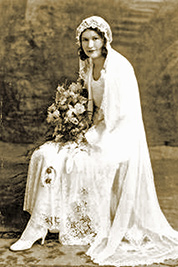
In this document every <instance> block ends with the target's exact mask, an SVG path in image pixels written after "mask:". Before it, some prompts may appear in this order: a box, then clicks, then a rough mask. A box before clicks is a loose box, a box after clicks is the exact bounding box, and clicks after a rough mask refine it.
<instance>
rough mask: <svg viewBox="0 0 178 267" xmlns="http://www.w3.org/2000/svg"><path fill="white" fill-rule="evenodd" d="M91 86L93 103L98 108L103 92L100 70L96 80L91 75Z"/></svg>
mask: <svg viewBox="0 0 178 267" xmlns="http://www.w3.org/2000/svg"><path fill="white" fill-rule="evenodd" d="M91 88H92V93H93V100H94V103H95V105H96V106H97V107H98V108H100V106H101V102H102V99H103V93H104V77H103V74H102V72H101V76H100V78H99V79H98V80H94V79H93V77H92V79H91Z"/></svg>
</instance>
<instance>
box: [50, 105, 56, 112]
mask: <svg viewBox="0 0 178 267" xmlns="http://www.w3.org/2000/svg"><path fill="white" fill-rule="evenodd" d="M55 110H56V105H55V104H54V103H53V104H52V105H51V106H50V107H49V108H48V112H54V111H55Z"/></svg>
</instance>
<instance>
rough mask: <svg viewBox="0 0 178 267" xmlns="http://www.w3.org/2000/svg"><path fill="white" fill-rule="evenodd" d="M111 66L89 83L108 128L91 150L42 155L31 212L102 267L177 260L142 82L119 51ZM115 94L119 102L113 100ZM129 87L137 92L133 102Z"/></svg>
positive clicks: (29, 195)
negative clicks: (148, 133) (148, 134)
mask: <svg viewBox="0 0 178 267" xmlns="http://www.w3.org/2000/svg"><path fill="white" fill-rule="evenodd" d="M108 58H109V60H108V62H107V64H108V66H109V67H108V69H107V73H106V71H104V70H103V71H102V73H101V77H100V79H99V80H98V81H94V80H93V79H92V78H91V77H90V78H91V80H90V83H91V89H92V92H93V99H94V102H95V105H96V109H95V114H94V121H95V119H96V121H97V118H98V116H100V117H102V115H103V116H104V117H105V122H104V120H101V121H100V122H99V123H98V124H97V125H95V126H93V127H92V128H91V129H90V130H89V132H88V133H87V134H86V136H87V135H88V136H87V137H88V140H89V141H90V144H89V145H80V146H77V145H76V144H75V143H68V144H66V145H64V146H60V144H58V143H55V142H47V143H45V144H44V145H42V146H41V147H40V148H39V149H37V150H35V152H34V153H33V155H32V158H31V161H30V165H29V171H28V179H27V186H26V193H25V202H24V210H26V211H28V212H29V213H30V214H31V220H33V221H35V222H36V223H37V224H38V225H42V226H43V227H45V228H47V229H49V230H50V231H59V235H60V236H59V239H60V242H61V243H62V244H64V245H66V244H67V245H73V244H80V245H81V244H82V245H86V244H90V248H89V250H88V251H87V254H88V255H89V256H91V258H92V260H93V261H94V262H96V263H99V264H102V265H115V266H126V265H129V266H134V265H138V264H152V263H155V262H157V263H158V262H162V261H164V260H165V259H169V258H171V259H175V258H177V257H178V232H177V231H175V230H173V229H172V228H171V226H170V225H169V223H168V222H167V220H166V218H165V217H164V215H163V213H162V211H161V209H160V206H159V203H158V200H157V195H156V191H155V185H154V178H153V173H152V167H151V163H150V158H149V152H148V147H147V142H146V138H145V131H144V127H143V122H142V117H141V111H140V103H139V96H138V88H137V83H136V79H135V75H134V72H133V70H132V68H131V67H130V65H128V63H127V61H126V59H124V58H123V57H122V56H121V55H119V54H118V53H117V54H116V52H115V51H113V50H112V51H110V54H109V56H108ZM115 58H117V59H118V60H117V62H119V63H118V64H120V66H122V67H121V68H120V71H121V72H122V71H124V73H127V74H128V77H130V78H129V79H127V78H125V77H124V83H123V82H122V79H123V76H122V75H121V76H120V80H119V84H120V88H121V89H123V88H122V87H123V86H125V85H123V84H125V83H126V87H125V90H122V92H119V93H118V92H116V91H114V90H115V89H114V88H116V87H117V86H116V82H115V81H114V79H112V76H113V75H115V74H114V70H115V67H116V66H115V63H114V62H115ZM111 63H112V64H111ZM117 69H118V67H117ZM126 70H127V71H126ZM108 73H109V74H108ZM108 75H109V76H108ZM108 77H109V78H108ZM103 81H105V83H106V88H103V87H104V82H103ZM110 81H111V83H110ZM112 81H113V82H112ZM109 87H111V88H112V90H113V94H110V95H109V93H108V92H109V90H108V88H109ZM130 87H132V88H135V89H133V90H132V91H131V92H129V97H128V91H127V90H129V88H130ZM107 90H108V91H107ZM98 91H99V92H100V93H98ZM101 93H102V95H103V99H102V98H101ZM117 94H120V95H119V97H120V98H119V101H120V102H119V114H121V115H122V114H129V116H131V117H132V120H130V121H129V123H127V122H128V121H127V120H126V119H125V118H127V116H121V115H120V118H121V119H120V122H119V123H120V124H119V125H120V126H119V127H117V128H112V126H113V125H114V124H115V123H117V121H116V120H115V114H116V113H117V112H118V107H117V106H115V105H114V101H115V98H116V100H117ZM109 103H110V104H111V103H113V105H112V107H110V106H109ZM97 105H98V107H97ZM128 105H129V107H130V108H131V109H132V110H131V112H130V110H129V109H128ZM110 109H111V110H110ZM128 110H129V111H128ZM103 111H104V112H103ZM102 112H103V113H104V114H102ZM105 123H106V124H108V125H109V127H110V128H111V131H110V132H108V131H107V130H106V128H105ZM114 148H115V149H114ZM116 159H117V160H116ZM48 179H49V180H51V183H47V182H46V181H47V180H48Z"/></svg>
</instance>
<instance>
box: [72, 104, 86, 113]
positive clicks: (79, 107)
mask: <svg viewBox="0 0 178 267" xmlns="http://www.w3.org/2000/svg"><path fill="white" fill-rule="evenodd" d="M84 112H85V107H84V105H82V104H80V103H77V104H76V105H75V106H74V113H75V114H76V115H80V114H82V113H84Z"/></svg>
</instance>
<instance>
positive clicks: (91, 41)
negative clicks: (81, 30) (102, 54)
mask: <svg viewBox="0 0 178 267" xmlns="http://www.w3.org/2000/svg"><path fill="white" fill-rule="evenodd" d="M88 47H89V48H91V47H93V40H89V41H88Z"/></svg>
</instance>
